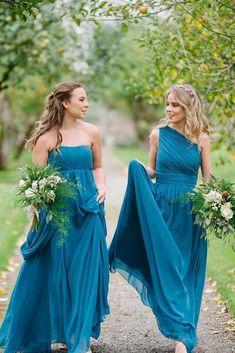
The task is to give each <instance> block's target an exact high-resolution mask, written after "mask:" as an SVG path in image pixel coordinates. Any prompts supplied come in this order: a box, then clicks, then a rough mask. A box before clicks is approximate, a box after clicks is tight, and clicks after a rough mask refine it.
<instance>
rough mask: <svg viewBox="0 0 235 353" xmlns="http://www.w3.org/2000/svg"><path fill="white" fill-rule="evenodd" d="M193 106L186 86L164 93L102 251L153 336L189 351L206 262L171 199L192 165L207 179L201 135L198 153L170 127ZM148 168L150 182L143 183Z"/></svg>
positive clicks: (190, 179) (203, 247)
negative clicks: (143, 311)
mask: <svg viewBox="0 0 235 353" xmlns="http://www.w3.org/2000/svg"><path fill="white" fill-rule="evenodd" d="M189 93H190V94H189ZM191 100H193V102H191ZM195 101H196V102H198V94H197V93H196V91H195V90H194V89H193V88H192V87H191V86H189V85H183V86H174V87H173V88H171V90H170V92H169V93H168V95H167V108H166V110H167V113H168V114H167V115H168V117H167V119H166V120H165V123H167V125H166V124H164V125H165V126H162V127H160V128H158V129H155V130H154V131H153V133H152V134H151V139H152V142H151V144H150V163H149V167H148V168H145V167H144V166H143V165H142V164H141V163H139V162H138V161H136V160H135V161H132V162H131V163H130V165H129V173H128V184H127V189H126V194H125V198H124V201H123V205H122V209H121V212H120V216H119V220H118V225H117V228H116V231H115V234H114V238H113V240H112V243H111V246H110V249H109V261H110V268H111V271H115V270H117V271H118V272H119V273H120V274H121V275H122V276H123V277H124V278H125V279H126V280H127V281H128V282H129V283H130V284H131V285H132V286H133V287H134V288H135V289H136V290H137V291H138V293H139V294H140V296H141V299H142V301H143V303H144V304H146V305H148V306H150V307H151V309H152V311H153V313H154V315H155V316H156V319H157V323H158V326H159V329H160V331H161V332H162V333H163V334H164V335H165V336H166V337H168V338H171V339H173V340H175V341H176V342H177V344H176V351H175V352H177V353H178V352H179V353H181V352H186V351H187V353H191V352H192V351H193V348H194V347H195V345H196V328H197V324H198V317H199V311H200V305H201V298H202V292H203V287H204V281H205V270H206V257H207V241H206V240H205V238H202V237H201V234H202V229H201V228H200V227H199V226H197V225H195V224H194V216H193V215H192V213H191V204H190V203H186V204H184V205H183V204H182V203H180V202H177V201H176V200H177V199H178V198H179V197H180V196H182V195H185V194H186V193H187V192H188V191H192V190H193V188H194V186H195V184H196V182H197V176H198V170H199V167H200V166H202V169H203V175H204V177H205V178H206V179H207V180H208V178H209V174H210V166H209V162H208V160H207V158H208V155H209V152H208V135H207V134H205V133H202V134H201V136H202V138H201V137H200V141H201V140H203V139H204V142H202V143H201V145H202V148H201V151H200V150H199V145H198V144H197V143H194V142H192V141H191V140H189V139H188V138H186V137H185V136H184V135H183V133H182V132H179V131H177V130H176V128H177V127H184V128H185V113H184V112H185V109H183V107H184V106H188V107H189V109H190V108H191V107H192V106H193V103H194V102H195ZM190 102H191V105H190ZM183 104H184V105H183ZM169 112H170V113H171V115H170V114H169ZM179 113H184V114H181V115H180V114H179ZM202 119H203V118H202ZM198 120H199V121H200V115H199V116H198ZM203 121H204V119H203ZM180 124H181V125H180ZM172 125H173V126H174V128H172ZM201 126H203V125H201ZM205 126H206V123H205ZM182 130H183V129H182ZM202 159H203V160H202ZM153 168H154V169H155V171H154V173H153V174H152V176H156V183H153V182H152V181H151V179H150V178H149V174H150V175H151V172H152V171H153ZM175 201H176V202H175Z"/></svg>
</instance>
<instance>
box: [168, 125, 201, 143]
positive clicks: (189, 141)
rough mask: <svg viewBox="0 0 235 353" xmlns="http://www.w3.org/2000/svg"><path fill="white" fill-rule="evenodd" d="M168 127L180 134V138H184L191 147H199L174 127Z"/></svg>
mask: <svg viewBox="0 0 235 353" xmlns="http://www.w3.org/2000/svg"><path fill="white" fill-rule="evenodd" d="M166 127H168V129H170V130H173V131H175V132H176V133H178V134H179V135H180V136H182V137H183V138H184V139H185V140H186V141H188V143H190V144H191V145H195V146H198V144H197V143H195V142H192V141H191V140H189V139H188V138H187V137H186V136H185V135H184V134H183V133H182V132H179V131H178V130H176V129H174V128H173V127H171V126H169V125H166Z"/></svg>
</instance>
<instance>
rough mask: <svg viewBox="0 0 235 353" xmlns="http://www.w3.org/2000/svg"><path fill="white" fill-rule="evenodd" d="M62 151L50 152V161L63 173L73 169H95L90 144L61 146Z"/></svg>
mask: <svg viewBox="0 0 235 353" xmlns="http://www.w3.org/2000/svg"><path fill="white" fill-rule="evenodd" d="M59 151H60V153H56V154H54V153H53V151H50V152H49V158H48V163H52V164H53V165H54V166H55V167H57V168H59V170H60V171H61V172H62V173H63V172H64V171H69V170H70V171H72V170H77V171H79V170H87V171H89V170H90V171H91V170H92V169H93V161H92V150H91V148H90V147H89V146H88V145H79V146H60V147H59Z"/></svg>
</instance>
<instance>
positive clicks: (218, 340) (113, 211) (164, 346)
mask: <svg viewBox="0 0 235 353" xmlns="http://www.w3.org/2000/svg"><path fill="white" fill-rule="evenodd" d="M104 161H105V168H106V172H107V176H108V183H107V189H108V193H107V195H108V196H107V200H106V209H107V221H108V242H110V240H111V237H112V234H113V231H114V229H115V223H116V219H117V214H118V211H119V207H120V204H121V201H122V198H123V193H124V189H125V185H126V170H125V168H124V167H123V166H122V164H121V163H120V162H119V161H118V160H116V159H115V158H114V157H113V155H112V154H111V152H108V151H105V154H104ZM20 263H21V257H20V256H19V253H18V250H17V251H16V254H15V256H14V257H13V258H12V259H11V260H10V262H9V266H8V269H7V271H5V272H2V273H1V274H0V288H3V289H4V292H3V293H1V290H0V320H1V319H2V316H3V314H4V311H5V309H6V305H7V303H8V298H9V296H10V292H11V290H12V286H13V284H14V282H15V278H16V276H17V273H18V270H19V266H20ZM109 302H110V308H111V314H110V315H109V316H108V317H107V319H106V320H105V322H104V323H103V325H102V332H101V336H100V339H99V341H92V345H91V348H92V351H93V353H173V352H174V344H173V342H172V341H171V340H168V339H166V338H165V337H163V336H162V335H161V334H160V333H159V331H158V329H157V325H156V320H155V318H154V316H153V314H152V312H151V310H150V309H149V308H147V307H145V306H144V305H143V304H142V303H141V301H140V299H139V297H138V295H137V294H136V292H135V291H134V290H133V289H132V288H131V287H130V286H129V285H128V284H127V283H126V282H125V281H124V280H123V279H122V277H121V276H120V275H119V274H111V276H110V289H109ZM234 332H235V326H234V320H232V318H231V316H230V314H229V313H228V312H227V310H226V307H225V306H224V305H223V302H222V301H221V300H220V299H219V296H218V294H217V292H216V288H215V286H214V284H213V283H211V282H210V281H208V282H207V284H206V289H205V294H204V298H203V303H202V310H201V317H200V322H199V328H198V337H199V344H198V347H197V349H196V350H195V353H235V337H234ZM0 352H1V350H0Z"/></svg>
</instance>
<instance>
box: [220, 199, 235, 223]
mask: <svg viewBox="0 0 235 353" xmlns="http://www.w3.org/2000/svg"><path fill="white" fill-rule="evenodd" d="M220 212H221V214H222V216H223V217H224V218H225V219H226V220H227V221H228V220H229V219H231V218H233V211H232V209H231V202H226V203H225V204H223V205H222V206H221V208H220Z"/></svg>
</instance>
